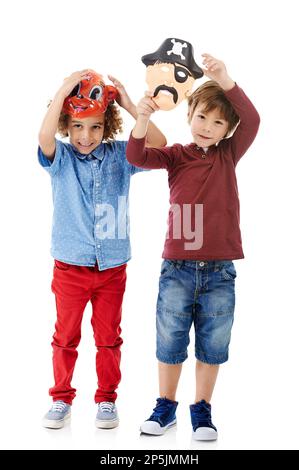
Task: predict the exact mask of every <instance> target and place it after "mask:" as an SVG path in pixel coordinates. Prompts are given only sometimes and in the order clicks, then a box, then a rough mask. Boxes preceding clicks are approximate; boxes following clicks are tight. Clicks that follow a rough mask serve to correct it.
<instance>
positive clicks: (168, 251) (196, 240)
mask: <svg viewBox="0 0 299 470" xmlns="http://www.w3.org/2000/svg"><path fill="white" fill-rule="evenodd" d="M225 95H226V96H227V98H228V99H229V100H230V102H231V104H232V105H233V107H234V109H235V111H236V112H237V114H238V115H239V117H240V124H239V125H238V127H237V129H236V131H235V133H234V134H233V136H232V137H230V138H228V139H224V140H222V141H221V142H220V143H219V144H218V145H217V146H216V145H214V146H211V147H209V148H208V150H207V152H206V153H205V152H204V150H203V149H202V148H200V147H197V145H196V144H195V143H192V144H189V145H185V146H183V145H180V144H174V145H173V146H170V147H163V148H159V149H156V148H145V146H144V145H145V139H135V138H134V137H132V135H131V136H130V139H129V142H128V146H127V159H128V161H129V162H130V163H132V164H133V165H135V166H138V167H141V168H165V169H167V171H168V182H169V188H170V204H171V207H170V210H169V217H168V234H167V237H166V241H165V246H164V251H163V254H162V256H163V258H170V259H191V260H217V259H219V260H221V259H227V260H233V259H240V258H244V254H243V249H242V240H241V232H240V225H239V224H240V217H239V197H238V186H237V179H236V173H235V167H236V164H237V163H238V161H239V160H240V158H241V157H242V156H243V155H244V153H245V152H246V150H247V149H248V148H249V146H250V145H251V144H252V142H253V140H254V138H255V136H256V133H257V131H258V127H259V121H260V119H259V115H258V113H257V111H256V109H255V107H254V106H253V104H252V103H251V101H250V100H249V99H248V97H247V96H246V95H245V93H244V92H243V90H242V89H241V88H239V86H238V85H235V86H234V88H232V89H231V90H229V91H227V92H225Z"/></svg>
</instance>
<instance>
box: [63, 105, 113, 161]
mask: <svg viewBox="0 0 299 470" xmlns="http://www.w3.org/2000/svg"><path fill="white" fill-rule="evenodd" d="M104 121H105V114H99V115H97V116H92V117H87V118H84V119H78V118H72V117H71V116H70V117H69V121H68V134H69V137H70V143H71V144H72V145H73V146H74V147H75V148H76V149H77V150H78V151H79V152H80V153H82V154H83V155H88V154H89V153H91V152H92V151H93V150H94V149H95V148H96V147H97V146H98V145H100V143H101V142H102V139H103V134H104Z"/></svg>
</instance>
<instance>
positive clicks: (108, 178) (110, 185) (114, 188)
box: [104, 162, 124, 196]
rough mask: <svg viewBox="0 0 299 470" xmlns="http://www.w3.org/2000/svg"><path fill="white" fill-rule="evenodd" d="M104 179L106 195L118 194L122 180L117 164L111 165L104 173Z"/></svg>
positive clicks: (121, 171)
mask: <svg viewBox="0 0 299 470" xmlns="http://www.w3.org/2000/svg"><path fill="white" fill-rule="evenodd" d="M104 178H105V187H106V191H107V194H109V195H110V196H113V195H115V194H120V192H121V188H122V185H123V180H124V175H123V168H122V166H121V165H120V164H119V163H117V162H114V163H111V164H110V165H109V166H108V167H107V168H106V171H105V172H104Z"/></svg>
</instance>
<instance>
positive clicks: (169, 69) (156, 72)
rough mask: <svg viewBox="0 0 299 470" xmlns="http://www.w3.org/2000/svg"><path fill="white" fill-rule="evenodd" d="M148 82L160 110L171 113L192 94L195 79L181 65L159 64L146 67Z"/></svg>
mask: <svg viewBox="0 0 299 470" xmlns="http://www.w3.org/2000/svg"><path fill="white" fill-rule="evenodd" d="M146 82H147V84H148V88H149V90H150V91H151V92H153V93H154V96H153V99H154V101H155V102H156V103H157V105H158V106H159V107H160V109H163V110H164V111H169V110H170V109H173V108H175V107H176V106H177V105H178V104H179V103H180V102H181V101H183V99H185V98H186V96H188V94H191V90H192V85H193V83H194V78H193V77H192V75H191V74H190V72H189V71H188V70H187V69H186V68H185V67H182V66H181V65H179V64H168V63H157V64H154V65H148V66H147V67H146Z"/></svg>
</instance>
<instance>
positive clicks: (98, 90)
mask: <svg viewBox="0 0 299 470" xmlns="http://www.w3.org/2000/svg"><path fill="white" fill-rule="evenodd" d="M102 95H103V87H102V86H100V85H96V86H94V87H93V88H92V90H91V91H90V93H89V98H91V99H92V100H96V101H101V99H102Z"/></svg>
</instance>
